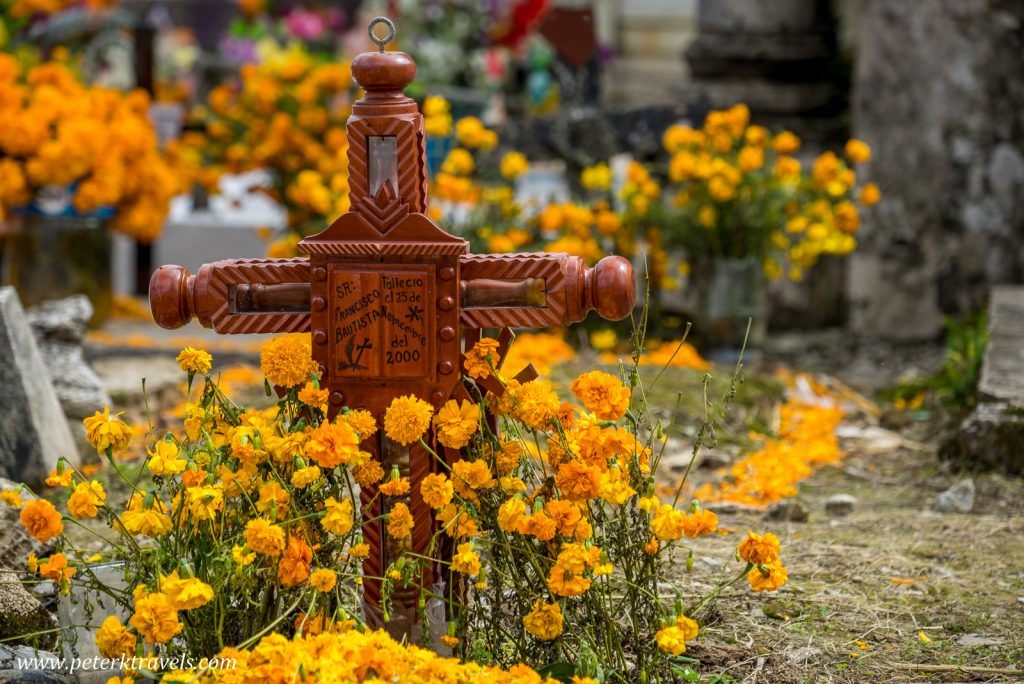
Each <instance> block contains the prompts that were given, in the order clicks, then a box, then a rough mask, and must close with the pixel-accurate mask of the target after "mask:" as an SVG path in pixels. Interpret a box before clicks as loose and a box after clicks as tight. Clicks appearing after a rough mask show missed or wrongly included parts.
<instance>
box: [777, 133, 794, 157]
mask: <svg viewBox="0 0 1024 684" xmlns="http://www.w3.org/2000/svg"><path fill="white" fill-rule="evenodd" d="M772 149H774V150H775V152H776V153H778V154H793V153H794V152H796V151H797V150H799V149H800V138H798V137H796V135H794V134H793V133H791V132H790V131H782V132H781V133H779V134H778V135H777V136H775V140H774V141H772Z"/></svg>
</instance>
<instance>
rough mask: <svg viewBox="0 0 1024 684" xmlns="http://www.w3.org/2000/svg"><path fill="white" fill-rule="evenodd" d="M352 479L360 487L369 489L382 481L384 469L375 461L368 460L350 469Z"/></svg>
mask: <svg viewBox="0 0 1024 684" xmlns="http://www.w3.org/2000/svg"><path fill="white" fill-rule="evenodd" d="M352 477H353V478H354V479H355V481H356V483H357V484H358V485H359V486H360V487H370V486H372V485H375V484H377V483H378V482H380V481H381V480H383V479H384V468H383V467H381V465H380V463H378V462H377V460H376V459H372V458H371V459H369V460H367V461H366V462H365V463H363V464H362V465H359V466H356V467H355V468H353V469H352Z"/></svg>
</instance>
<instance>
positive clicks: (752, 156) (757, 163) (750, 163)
mask: <svg viewBox="0 0 1024 684" xmlns="http://www.w3.org/2000/svg"><path fill="white" fill-rule="evenodd" d="M736 162H737V164H738V165H739V167H740V168H741V169H743V170H744V171H746V172H747V173H750V172H751V171H757V170H758V169H759V168H761V167H762V166H764V150H763V149H761V148H760V147H744V148H743V149H741V150H740V154H739V156H738V157H737V159H736Z"/></svg>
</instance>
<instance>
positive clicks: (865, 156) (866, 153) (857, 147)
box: [843, 138, 871, 164]
mask: <svg viewBox="0 0 1024 684" xmlns="http://www.w3.org/2000/svg"><path fill="white" fill-rule="evenodd" d="M843 151H844V153H845V154H846V158H847V159H849V160H850V161H851V162H853V163H854V164H863V163H864V162H868V161H871V148H870V147H868V145H867V143H865V142H864V141H863V140H857V139H856V138H854V139H851V140H848V141H847V143H846V149H845V150H843Z"/></svg>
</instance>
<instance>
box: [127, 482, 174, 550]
mask: <svg viewBox="0 0 1024 684" xmlns="http://www.w3.org/2000/svg"><path fill="white" fill-rule="evenodd" d="M144 504H145V497H143V495H142V494H139V493H137V492H136V493H134V494H132V495H131V497H130V498H129V499H128V506H127V508H125V511H124V513H122V514H121V522H122V523H124V527H125V529H126V530H128V532H129V533H131V534H142V535H145V536H147V537H153V538H154V539H155V538H156V537H159V536H161V535H164V534H167V532H169V531H170V529H171V518H170V516H169V515H167V514H166V513H165V512H164V504H163V503H162V502H161V501H160V499H158V498H155V497H154V498H153V499H152V504H151V505H150V507H149V508H143V505H144Z"/></svg>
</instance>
